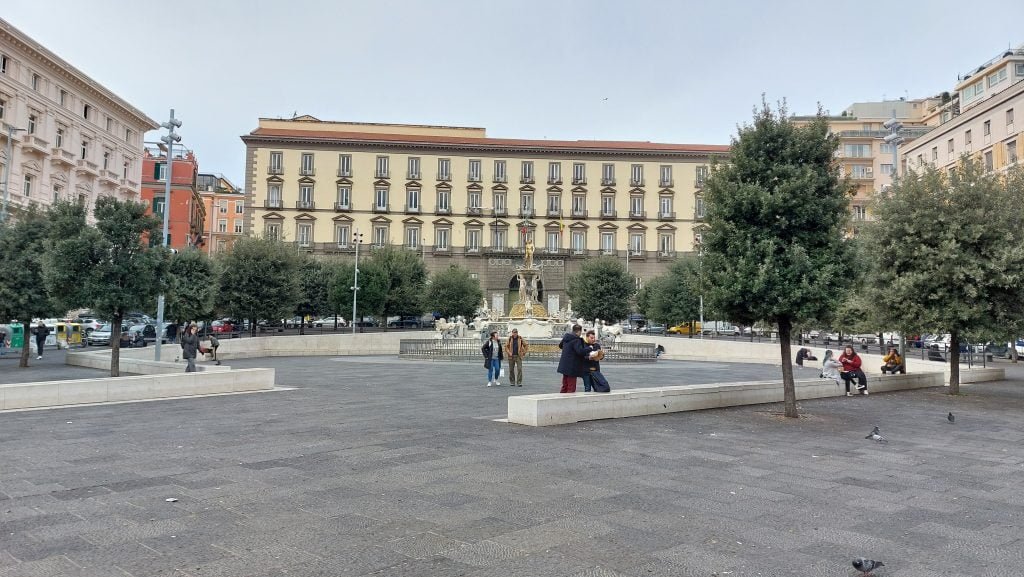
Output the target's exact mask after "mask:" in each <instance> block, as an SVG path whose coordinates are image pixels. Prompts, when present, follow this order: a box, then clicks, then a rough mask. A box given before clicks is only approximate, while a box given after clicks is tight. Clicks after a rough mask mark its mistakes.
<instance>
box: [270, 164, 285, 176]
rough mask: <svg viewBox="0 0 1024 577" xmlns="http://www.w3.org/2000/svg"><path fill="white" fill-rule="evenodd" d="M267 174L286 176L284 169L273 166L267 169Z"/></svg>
mask: <svg viewBox="0 0 1024 577" xmlns="http://www.w3.org/2000/svg"><path fill="white" fill-rule="evenodd" d="M267 174H284V167H281V166H274V165H273V164H271V165H270V166H268V167H267Z"/></svg>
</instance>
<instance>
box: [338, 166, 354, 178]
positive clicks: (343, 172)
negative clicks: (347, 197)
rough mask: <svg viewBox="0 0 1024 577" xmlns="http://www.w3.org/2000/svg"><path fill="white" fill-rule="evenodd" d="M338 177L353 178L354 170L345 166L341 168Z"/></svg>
mask: <svg viewBox="0 0 1024 577" xmlns="http://www.w3.org/2000/svg"><path fill="white" fill-rule="evenodd" d="M338 178H352V171H351V170H347V169H344V168H339V169H338Z"/></svg>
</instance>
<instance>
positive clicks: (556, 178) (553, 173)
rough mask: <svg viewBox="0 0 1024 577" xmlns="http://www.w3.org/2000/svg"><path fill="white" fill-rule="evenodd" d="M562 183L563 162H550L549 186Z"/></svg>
mask: <svg viewBox="0 0 1024 577" xmlns="http://www.w3.org/2000/svg"><path fill="white" fill-rule="evenodd" d="M561 182H562V163H561V162H549V163H548V184H561Z"/></svg>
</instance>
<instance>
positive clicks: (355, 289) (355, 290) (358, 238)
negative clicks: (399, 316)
mask: <svg viewBox="0 0 1024 577" xmlns="http://www.w3.org/2000/svg"><path fill="white" fill-rule="evenodd" d="M352 242H354V243H355V245H356V267H355V273H354V275H353V277H352V334H353V335H354V334H356V300H357V299H358V297H359V245H360V244H362V242H363V234H362V233H361V232H359V229H356V233H355V234H354V235H352Z"/></svg>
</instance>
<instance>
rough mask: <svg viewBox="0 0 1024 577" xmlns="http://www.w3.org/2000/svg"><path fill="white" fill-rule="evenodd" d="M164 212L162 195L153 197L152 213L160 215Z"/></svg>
mask: <svg viewBox="0 0 1024 577" xmlns="http://www.w3.org/2000/svg"><path fill="white" fill-rule="evenodd" d="M163 213H164V197H162V196H161V197H159V198H154V199H153V214H156V215H162V214H163Z"/></svg>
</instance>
